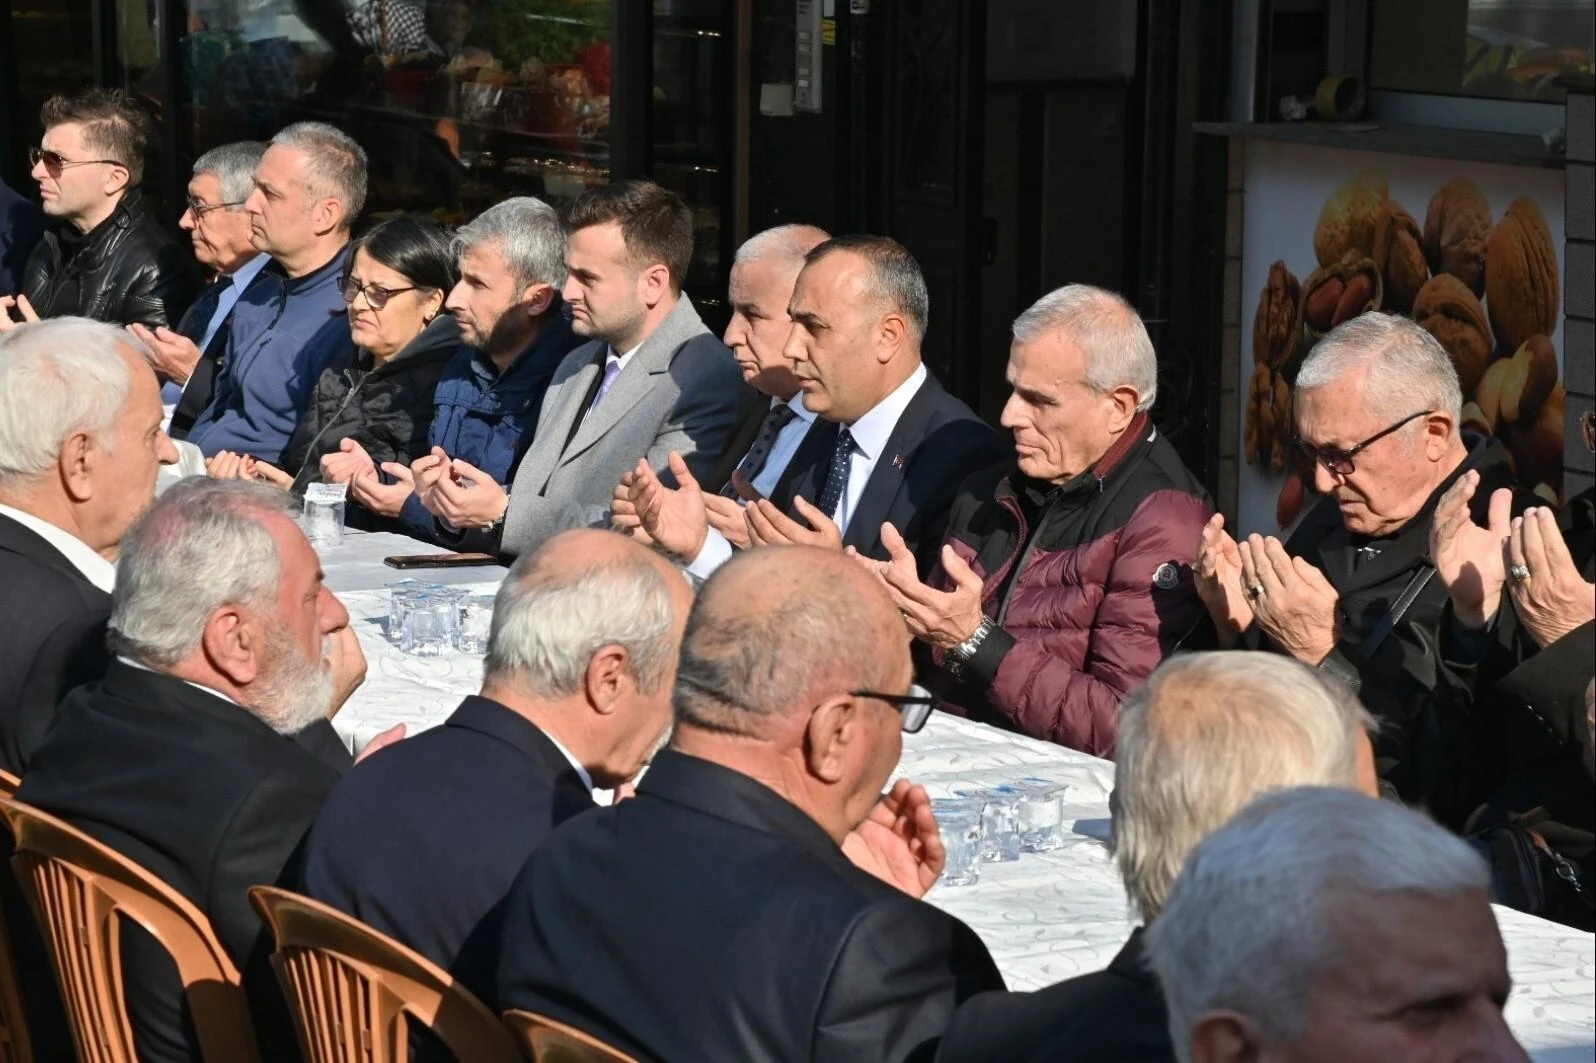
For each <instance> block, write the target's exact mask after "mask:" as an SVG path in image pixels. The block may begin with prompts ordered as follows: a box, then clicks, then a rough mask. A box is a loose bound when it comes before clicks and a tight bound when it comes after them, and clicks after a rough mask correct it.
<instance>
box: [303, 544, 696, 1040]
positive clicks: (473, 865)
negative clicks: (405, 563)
mask: <svg viewBox="0 0 1596 1063" xmlns="http://www.w3.org/2000/svg"><path fill="white" fill-rule="evenodd" d="M573 602H603V603H604V606H605V608H604V609H603V610H601V611H599V612H597V613H595V618H596V621H597V627H595V626H593V625H591V624H583V623H572V622H571V619H570V618H571V604H572V603H573ZM690 605H691V596H690V593H689V591H688V587H687V582H686V581H685V580H683V579H682V578H681V575H680V574H679V573H678V572H677V571H676V570H675V568H674V567H672V566H671V565H670V563H669V562H667V561H666V560H665V559H664V558H662V557H660V556H659V555H658V554H656V553H653V552H652V551H649V550H647V549H645V548H643V547H641V546H639V545H637V544H636V543H632V542H629V541H628V540H626V539H623V538H622V537H620V536H618V535H616V534H614V533H613V532H608V531H597V530H593V529H580V530H576V531H569V532H563V533H561V534H559V535H556V536H555V537H554V538H552V539H550V540H549V541H548V542H547V543H545V544H544V545H543V546H541V547H539V548H538V549H537V550H535V551H533V552H532V553H530V554H527V555H525V556H524V557H522V558H521V559H520V560H519V561H518V562H517V563H516V566H515V568H514V569H513V570H512V571H511V572H510V575H509V577H508V578H507V579H506V580H505V581H504V585H503V586H502V587H501V588H500V589H499V595H498V600H497V601H496V602H495V604H494V624H493V636H492V642H491V644H490V645H489V648H488V656H487V660H486V662H485V664H484V678H483V683H482V693H481V695H480V696H473V697H468V698H466V699H465V701H464V702H462V703H461V705H460V707H459V708H458V709H456V710H455V712H454V714H453V715H452V716H450V717H449V719H448V721H447V722H446V723H444V725H443V726H441V727H437V728H434V729H432V730H430V731H427V732H426V733H425V734H422V735H418V736H417V737H415V738H411V739H410V740H408V741H406V742H403V743H401V744H400V745H398V746H396V747H395V748H394V749H392V750H391V751H389V752H387V753H384V754H383V755H382V756H380V757H374V758H372V759H371V760H369V761H367V762H365V763H363V764H361V765H360V767H358V768H356V769H355V770H354V771H352V772H351V773H350V774H349V775H348V776H347V777H346V778H345V779H344V780H343V781H342V782H341V783H339V785H338V787H337V788H336V789H335V790H334V791H333V793H332V797H331V798H330V799H329V800H328V801H327V803H326V805H325V806H324V807H323V809H322V811H321V815H320V816H319V817H318V818H317V820H316V827H315V829H314V830H313V831H312V832H311V835H310V841H309V843H308V845H307V847H306V853H305V890H306V892H307V893H309V894H310V895H311V896H313V897H315V898H316V899H317V900H321V901H325V902H327V903H328V904H331V905H333V906H334V907H336V908H339V909H341V910H343V911H346V912H348V913H349V914H351V915H353V916H355V917H356V918H357V919H360V920H361V921H362V922H364V923H366V924H367V925H368V926H372V927H375V928H376V929H378V930H380V931H382V932H383V933H385V934H388V935H390V936H391V937H394V938H396V939H398V940H399V941H402V942H404V943H405V944H406V945H409V946H410V947H411V948H413V949H415V950H416V951H417V952H420V953H421V954H422V955H423V956H426V957H427V958H428V959H429V960H432V961H433V962H434V963H436V964H438V965H439V966H441V967H443V968H444V969H446V970H448V971H449V972H450V973H451V974H453V975H454V976H455V977H456V978H457V979H459V980H460V981H461V982H462V983H464V985H465V987H466V988H467V989H469V990H471V991H472V992H473V993H475V994H476V995H477V996H478V997H479V998H481V999H482V1000H483V1001H484V1002H485V1003H487V1004H488V1006H489V1007H490V1008H492V1009H494V1010H497V996H498V994H497V991H496V988H495V983H494V979H495V977H496V975H497V969H498V963H499V940H500V936H501V929H502V925H503V916H504V911H503V909H504V898H505V895H506V894H507V893H508V892H509V890H510V884H511V883H512V882H513V881H514V879H515V876H516V874H517V873H518V872H519V871H520V870H521V867H522V866H523V865H524V864H525V863H526V861H527V858H528V857H529V856H531V855H532V852H533V850H534V849H536V848H537V846H538V845H539V844H541V843H542V841H543V839H544V838H546V837H547V836H548V834H549V832H550V831H552V830H553V829H554V828H555V827H557V826H559V824H561V823H563V822H564V821H565V820H567V819H569V818H571V817H572V816H574V815H576V814H578V813H580V812H583V811H586V810H588V809H591V808H592V807H593V798H592V796H591V791H592V788H593V787H594V786H598V787H602V788H605V789H611V788H614V787H616V786H618V785H620V784H621V783H623V782H626V781H627V780H629V779H631V778H632V777H633V776H634V775H636V774H637V772H638V770H639V769H640V768H641V767H642V766H643V764H644V763H645V762H646V761H647V759H648V757H649V756H650V755H652V754H653V752H654V750H655V749H656V748H658V746H659V744H660V741H661V740H662V739H663V738H664V736H665V733H666V731H667V729H668V728H669V727H670V722H671V705H670V694H671V685H672V684H673V683H674V682H675V678H676V653H677V649H678V647H679V645H680V643H681V631H682V625H683V624H685V623H686V621H687V610H688V607H689V606H690ZM639 618H644V619H645V622H644V623H643V624H642V625H641V626H639V624H638V619H639ZM416 854H425V859H421V860H417V859H414V856H415V855H416Z"/></svg>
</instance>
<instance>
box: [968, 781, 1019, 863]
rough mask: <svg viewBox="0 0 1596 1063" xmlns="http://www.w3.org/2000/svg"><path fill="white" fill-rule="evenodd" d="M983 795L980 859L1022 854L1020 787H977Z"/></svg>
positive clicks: (1004, 858)
mask: <svg viewBox="0 0 1596 1063" xmlns="http://www.w3.org/2000/svg"><path fill="white" fill-rule="evenodd" d="M970 796H972V797H976V798H980V800H981V801H982V806H981V859H982V860H985V861H986V862H987V863H989V864H995V863H1000V862H1004V861H1008V860H1018V859H1019V858H1020V791H1019V790H1017V789H1015V788H1014V787H1012V786H994V787H991V788H990V789H986V790H977V791H975V792H974V793H973V794H971V795H970Z"/></svg>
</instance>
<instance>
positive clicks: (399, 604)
mask: <svg viewBox="0 0 1596 1063" xmlns="http://www.w3.org/2000/svg"><path fill="white" fill-rule="evenodd" d="M420 589H421V584H420V583H418V582H417V581H415V580H413V579H410V578H408V577H406V578H405V579H401V580H395V581H394V582H392V583H390V584H388V638H389V640H390V641H392V642H398V641H399V636H400V633H401V632H402V631H403V630H404V620H405V618H404V603H405V599H407V598H409V597H410V596H411V595H413V594H415V593H416V592H418V591H419V590H420Z"/></svg>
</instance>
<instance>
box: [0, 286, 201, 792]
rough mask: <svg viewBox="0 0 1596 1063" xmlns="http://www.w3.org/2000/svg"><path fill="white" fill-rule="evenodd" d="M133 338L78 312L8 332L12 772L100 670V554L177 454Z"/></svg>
mask: <svg viewBox="0 0 1596 1063" xmlns="http://www.w3.org/2000/svg"><path fill="white" fill-rule="evenodd" d="M138 348H139V344H138V341H136V340H134V339H133V338H132V337H130V336H129V335H128V334H127V333H126V332H124V331H122V330H121V329H120V328H117V327H116V326H115V325H110V324H105V323H102V322H96V321H89V320H86V319H84V318H74V317H65V318H52V319H50V320H48V321H40V322H35V323H33V324H28V325H21V326H18V327H17V328H15V329H13V330H11V331H10V332H8V333H6V334H5V335H4V336H3V337H0V768H4V769H5V770H6V771H9V772H11V773H13V774H17V775H20V774H22V771H23V769H24V768H25V767H26V766H27V764H28V759H29V756H30V755H31V753H32V752H33V749H34V747H35V746H37V745H38V743H39V741H40V739H42V738H43V737H44V733H45V731H46V729H47V728H48V726H49V724H50V722H51V720H52V719H54V716H55V707H56V704H57V702H59V701H60V700H61V698H62V696H63V695H65V694H66V692H67V691H69V690H71V689H72V688H73V687H75V686H77V685H78V684H80V683H86V682H89V681H91V680H93V679H97V678H99V676H100V675H101V674H102V673H103V672H104V670H105V666H106V664H107V663H108V662H107V657H106V653H105V619H106V617H107V616H108V615H109V614H110V611H111V585H112V584H113V583H114V582H115V579H116V569H115V568H114V567H113V566H112V564H111V563H110V562H109V561H107V560H106V558H105V555H107V554H109V555H110V556H115V551H116V546H117V543H118V542H120V541H121V539H122V535H123V533H124V532H126V531H127V528H128V526H129V525H131V524H132V523H133V521H134V519H135V518H137V517H138V515H139V513H140V512H142V511H143V510H144V508H145V507H146V506H148V505H149V503H150V500H151V499H152V498H154V497H155V476H156V471H157V470H158V469H159V467H160V466H161V465H162V464H169V463H171V462H175V461H176V460H177V453H176V451H175V450H174V449H173V447H172V442H171V440H169V439H167V438H166V436H165V435H164V434H163V433H162V432H161V399H160V387H159V385H158V384H157V383H156V381H155V374H154V373H152V372H151V371H150V367H149V365H148V364H147V363H146V362H145V360H144V357H143V356H142V354H141V353H140V352H139V350H138ZM107 410H109V411H111V417H110V419H109V420H108V421H103V422H102V421H101V420H100V418H101V417H103V416H104V414H103V411H107Z"/></svg>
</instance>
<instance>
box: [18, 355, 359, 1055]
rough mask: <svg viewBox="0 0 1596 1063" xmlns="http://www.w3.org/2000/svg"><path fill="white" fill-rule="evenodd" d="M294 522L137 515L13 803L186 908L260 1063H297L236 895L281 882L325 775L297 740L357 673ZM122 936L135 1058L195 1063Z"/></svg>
mask: <svg viewBox="0 0 1596 1063" xmlns="http://www.w3.org/2000/svg"><path fill="white" fill-rule="evenodd" d="M151 386H152V387H153V381H152V385H151ZM293 510H294V507H293V505H292V499H290V498H289V497H288V496H287V495H286V494H285V493H283V492H281V491H277V490H274V489H271V488H266V487H262V486H260V485H258V484H249V483H243V482H239V481H227V480H207V479H203V478H191V479H188V480H184V481H182V482H180V483H178V484H176V485H174V486H173V487H172V488H170V489H169V490H168V491H167V492H166V493H165V494H164V495H163V496H162V498H161V500H160V501H159V502H157V503H156V504H155V505H154V506H153V507H151V509H150V511H149V513H148V514H146V515H145V516H144V517H143V518H142V519H141V521H140V522H139V523H138V524H137V525H135V526H134V528H133V529H132V530H131V531H130V532H129V533H128V534H127V536H126V537H125V538H124V539H123V541H122V557H121V563H120V569H119V572H118V578H117V585H116V591H115V594H114V597H113V602H112V613H111V621H110V632H111V634H110V639H111V649H112V651H113V652H114V653H115V654H116V655H117V659H116V660H115V661H114V662H113V663H112V664H111V666H110V668H109V670H108V671H107V672H106V675H105V678H104V679H103V680H102V681H101V682H100V683H99V684H98V685H97V686H93V687H84V688H81V689H79V690H78V691H76V692H74V693H73V694H71V695H70V696H69V697H68V698H67V699H66V701H64V702H63V703H62V705H61V708H60V710H59V711H58V713H57V718H56V723H55V726H54V727H53V728H52V729H51V730H50V733H49V734H48V735H47V736H46V738H45V740H44V742H43V743H42V744H41V745H40V746H39V748H38V750H37V751H36V752H35V754H34V757H33V760H32V762H31V763H30V765H29V767H28V771H27V774H26V776H25V778H24V781H23V784H22V789H21V791H20V794H19V798H20V800H22V801H25V802H27V803H28V804H31V805H34V806H36V807H38V808H41V809H43V810H45V811H46V812H49V813H51V814H53V815H56V816H59V817H61V818H62V819H64V820H66V821H67V822H69V823H71V824H72V825H74V826H76V827H78V828H79V829H81V830H83V831H85V832H87V833H88V834H90V835H92V836H93V837H95V838H96V839H98V840H99V841H101V842H103V843H105V844H106V845H109V846H110V847H112V848H113V849H116V850H117V851H118V852H120V853H121V854H122V855H124V856H126V857H128V858H129V859H131V860H133V861H134V862H136V863H138V864H140V865H141V866H143V867H144V868H146V869H147V870H149V871H150V872H152V873H153V874H155V875H156V876H157V877H158V878H160V879H162V880H163V881H165V882H166V883H168V884H169V885H171V886H172V887H174V888H175V889H177V890H178V891H179V892H180V893H182V894H183V895H184V896H186V897H187V898H188V899H189V900H191V901H192V902H194V904H195V905H197V906H198V907H199V908H200V910H201V911H202V912H203V913H204V914H205V916H206V918H207V919H209V920H210V923H211V926H212V928H213V929H214V930H215V931H216V935H217V937H218V939H219V940H220V941H221V943H222V945H223V947H224V948H225V949H226V950H227V953H228V955H229V956H230V957H231V958H232V960H233V962H234V963H235V964H237V965H238V967H239V968H240V970H241V971H242V972H243V975H244V983H245V989H246V992H247V993H248V995H249V1001H250V1007H251V1011H252V1013H253V1015H254V1019H255V1027H256V1034H257V1035H258V1037H259V1040H260V1044H261V1054H262V1058H263V1059H264V1060H297V1059H298V1058H299V1055H298V1048H297V1046H296V1044H295V1041H294V1036H293V1033H292V1030H291V1027H290V1026H289V1024H288V1022H287V1016H286V1011H285V1008H284V1003H283V997H282V994H281V991H280V990H279V988H278V986H277V984H276V982H275V980H274V979H273V977H272V974H271V971H270V969H269V966H268V964H267V962H266V959H267V956H268V954H269V951H270V942H269V940H268V936H267V935H266V933H265V931H264V929H263V927H262V924H261V921H260V919H259V918H258V917H257V916H256V915H255V913H254V911H253V910H252V909H251V908H250V905H249V901H248V898H247V897H246V895H245V894H246V890H247V889H248V888H249V887H250V886H253V885H257V884H260V883H277V884H282V885H291V884H292V883H294V882H296V881H297V879H298V873H297V867H296V861H295V853H296V851H297V850H298V848H299V846H300V843H301V841H302V839H303V837H304V835H305V832H306V831H307V830H308V829H309V827H310V824H311V821H312V820H313V819H314V818H315V815H316V811H317V809H318V808H319V807H320V805H321V802H322V800H323V798H325V797H326V795H327V793H328V792H329V791H330V790H331V789H332V786H333V783H334V782H335V781H336V780H337V778H338V772H337V771H336V770H335V769H334V768H333V767H332V766H330V765H329V764H328V763H327V762H326V761H325V760H323V759H321V758H319V757H317V756H316V755H315V754H313V753H311V752H310V751H308V750H307V749H306V748H305V747H304V745H302V744H301V743H300V742H296V741H295V740H294V736H297V735H300V734H302V733H305V732H308V731H310V730H311V729H312V728H314V727H315V726H316V725H318V724H320V725H322V726H323V727H324V726H325V721H326V718H327V716H328V715H329V714H330V713H331V712H333V711H335V710H336V709H337V707H338V706H339V705H341V704H342V703H343V701H344V700H345V699H347V698H348V696H349V695H350V694H351V693H352V692H353V690H354V688H355V687H356V686H357V685H358V684H359V682H360V680H361V679H362V678H363V677H364V675H365V659H364V657H363V656H362V655H361V653H360V646H359V643H358V642H357V641H356V639H355V636H354V632H353V631H352V630H351V629H350V627H349V614H348V612H347V611H345V609H344V607H343V606H342V605H341V604H340V603H339V602H338V600H337V599H336V598H334V597H333V596H332V594H331V593H330V592H329V591H328V590H327V589H326V587H325V586H323V585H322V582H321V566H320V563H319V562H318V560H317V558H316V553H315V551H314V550H313V549H311V546H310V543H309V542H308V541H306V539H305V536H304V534H303V533H302V532H300V530H299V528H298V527H297V526H296V525H295V523H294V516H293ZM324 647H325V650H324ZM324 653H325V656H324ZM123 935H124V937H123V954H122V962H123V973H124V980H125V985H126V996H127V1004H128V1011H129V1015H130V1017H131V1019H132V1023H133V1031H134V1037H135V1041H136V1043H137V1047H138V1056H139V1059H141V1060H144V1061H146V1063H148V1061H165V1060H183V1061H188V1060H198V1059H199V1058H200V1057H199V1049H198V1045H197V1044H196V1043H195V1042H194V1041H193V1037H192V1032H191V1030H190V1029H189V1028H188V1026H187V1023H186V1022H185V1018H184V1014H183V1012H184V1007H185V1004H184V1001H183V998H182V993H181V990H180V988H179V985H178V983H177V980H176V978H175V972H174V971H173V969H172V967H171V964H170V961H169V959H168V958H167V957H166V956H165V954H164V952H162V951H161V950H160V948H159V947H158V946H156V945H155V944H154V942H153V940H152V939H150V938H148V937H146V936H144V935H143V934H142V933H138V932H135V931H134V930H132V929H131V928H128V927H124V930H123Z"/></svg>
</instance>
